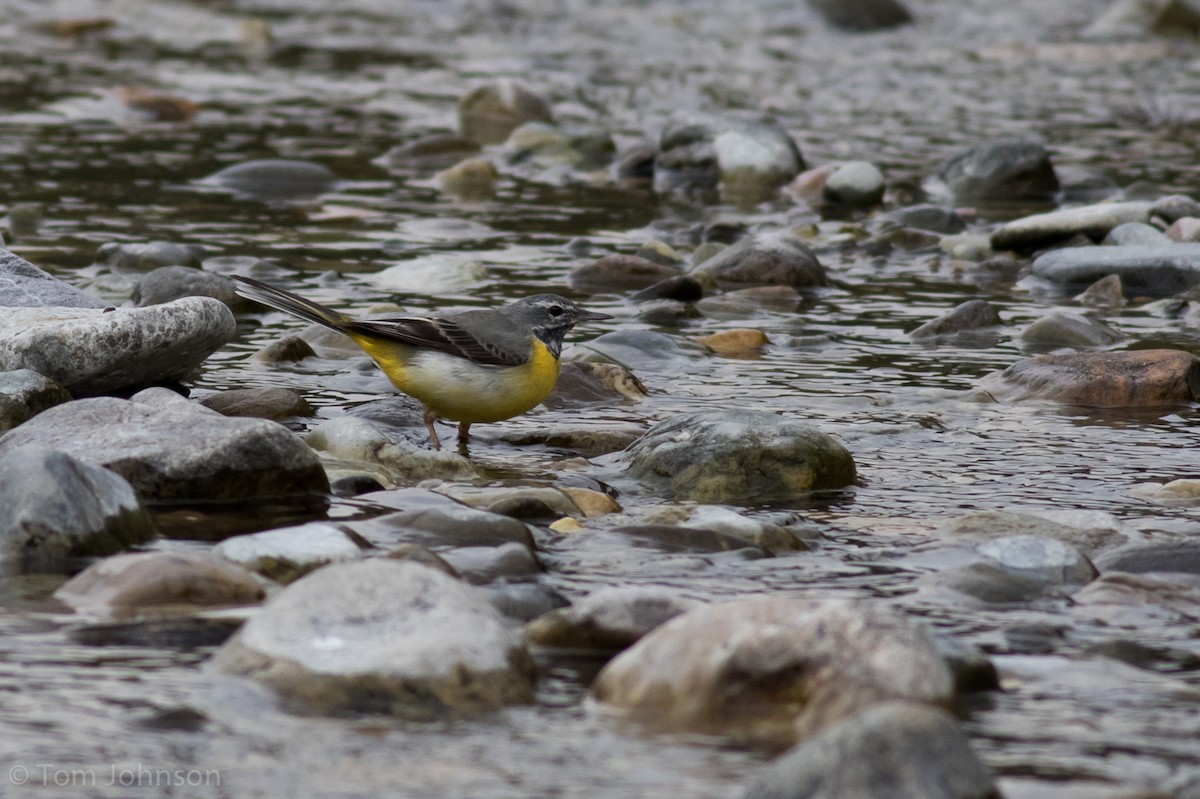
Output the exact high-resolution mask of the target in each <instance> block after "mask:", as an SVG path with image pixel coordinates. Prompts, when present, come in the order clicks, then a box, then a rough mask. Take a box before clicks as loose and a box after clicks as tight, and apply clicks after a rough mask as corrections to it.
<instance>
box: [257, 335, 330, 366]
mask: <svg viewBox="0 0 1200 799" xmlns="http://www.w3.org/2000/svg"><path fill="white" fill-rule="evenodd" d="M316 354H317V352H316V350H314V349H313V348H312V345H311V344H309V343H308V342H307V341H305V340H304V339H302V338H300V337H299V336H284V337H283V338H281V339H279V340H277V341H272V342H271V343H270V344H268V345H267V346H265V347H263V348H262V349H261V350H259V351H258V352H256V353H254V356H253V357H254V360H256V361H260V362H262V363H295V362H297V361H303V360H304V359H305V358H312V357H314V356H315V355H316Z"/></svg>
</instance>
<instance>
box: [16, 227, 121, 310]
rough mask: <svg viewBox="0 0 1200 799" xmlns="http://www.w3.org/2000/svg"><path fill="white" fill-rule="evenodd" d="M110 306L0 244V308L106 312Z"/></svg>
mask: <svg viewBox="0 0 1200 799" xmlns="http://www.w3.org/2000/svg"><path fill="white" fill-rule="evenodd" d="M107 305H108V303H107V302H105V301H104V300H102V299H100V298H99V297H93V296H92V295H91V294H88V293H87V292H85V291H80V290H79V289H77V288H75V287H74V286H72V285H70V284H69V283H66V282H64V281H62V280H59V279H58V278H56V277H54V276H53V275H51V274H50V273H49V272H45V271H43V270H41V269H39V268H38V267H36V266H34V265H33V264H31V263H29V261H26V260H25V259H24V258H22V257H21V256H19V255H17V254H15V253H12V252H9V251H8V250H6V249H4V247H3V242H0V307H3V308H35V307H51V308H104V307H106V306H107Z"/></svg>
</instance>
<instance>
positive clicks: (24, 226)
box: [3, 203, 44, 239]
mask: <svg viewBox="0 0 1200 799" xmlns="http://www.w3.org/2000/svg"><path fill="white" fill-rule="evenodd" d="M43 216H44V211H43V209H42V206H41V205H40V204H39V203H17V204H16V205H12V206H10V207H9V209H8V214H7V215H5V217H4V219H3V222H4V225H5V227H7V229H8V233H9V235H10V236H12V237H13V238H14V239H35V238H37V237H38V233H39V231H40V229H41V226H42V217H43Z"/></svg>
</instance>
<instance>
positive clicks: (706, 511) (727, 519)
mask: <svg viewBox="0 0 1200 799" xmlns="http://www.w3.org/2000/svg"><path fill="white" fill-rule="evenodd" d="M639 521H640V522H642V523H648V524H655V525H674V526H678V527H686V528H689V529H696V530H711V531H713V532H716V533H720V534H722V535H725V536H730V537H732V538H737V539H740V540H742V541H746V542H748V543H750V544H753V545H754V546H757V547H762V548H763V549H766V550H769V551H770V552H774V553H781V552H804V551H807V550H808V549H809V548H810V547H809V545H808V541H814V540H817V539H818V538H820V534H819V533H817V532H816V531H815V530H812V529H809V528H806V527H804V526H803V525H799V524H796V523H795V522H796V519H794V518H779V519H772V518H759V517H751V516H744V515H742V514H740V513H738V512H737V511H734V510H732V509H730V508H725V507H721V506H719V505H692V504H688V505H663V506H660V507H658V508H654V509H652V510H650V511H648V512H647V513H645V514H643V515H642V516H641V517H640V518H639Z"/></svg>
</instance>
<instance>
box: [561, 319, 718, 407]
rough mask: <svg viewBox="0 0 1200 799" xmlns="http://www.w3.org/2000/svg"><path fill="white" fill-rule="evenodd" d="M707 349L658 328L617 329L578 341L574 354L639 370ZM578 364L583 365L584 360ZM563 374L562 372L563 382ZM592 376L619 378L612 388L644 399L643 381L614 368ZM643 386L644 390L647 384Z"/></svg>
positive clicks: (652, 367)
mask: <svg viewBox="0 0 1200 799" xmlns="http://www.w3.org/2000/svg"><path fill="white" fill-rule="evenodd" d="M706 352H707V350H706V349H705V348H704V346H703V345H702V344H698V343H696V342H694V341H691V340H688V339H682V338H679V337H677V336H668V335H667V334H665V333H659V332H657V331H655V330H613V331H611V332H608V333H603V334H601V335H599V336H596V337H595V338H592V339H589V340H587V341H585V342H582V343H580V344H577V345H576V346H575V348H574V349H573V350H572V355H573V356H574V357H577V358H581V357H589V356H587V355H580V354H579V353H595V354H596V355H598V356H599V357H600V358H601V359H603V360H604V361H608V362H610V363H615V364H622V365H624V366H622V368H625V366H629V367H635V368H637V369H639V370H641V369H646V370H656V369H660V368H661V367H662V362H663V361H676V362H678V361H680V360H683V359H686V358H688V357H689V355H691V356H699V355H701V354H704V353H706ZM593 357H594V356H593ZM576 363H577V364H578V365H580V366H583V363H582V362H581V361H576ZM564 370H565V365H564ZM630 374H632V373H630ZM562 377H563V376H562V374H560V375H559V384H560V385H561V383H562ZM589 378H590V379H593V380H599V381H601V382H602V383H610V381H612V380H613V379H615V381H616V382H615V383H613V384H612V385H611V386H610V391H611V390H614V389H615V390H616V391H617V392H618V393H621V394H626V392H630V393H629V394H626V395H627V396H628V397H629V398H630V399H641V397H642V396H644V394H640V393H638V389H639V386H641V382H640V381H639V382H638V383H637V384H633V383H630V382H628V381H627V380H626V378H625V377H624V376H623V375H622V374H621V373H620V372H613V371H612V370H611V369H607V368H601V369H599V370H592V371H590V372H589ZM641 388H643V389H644V386H641Z"/></svg>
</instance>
